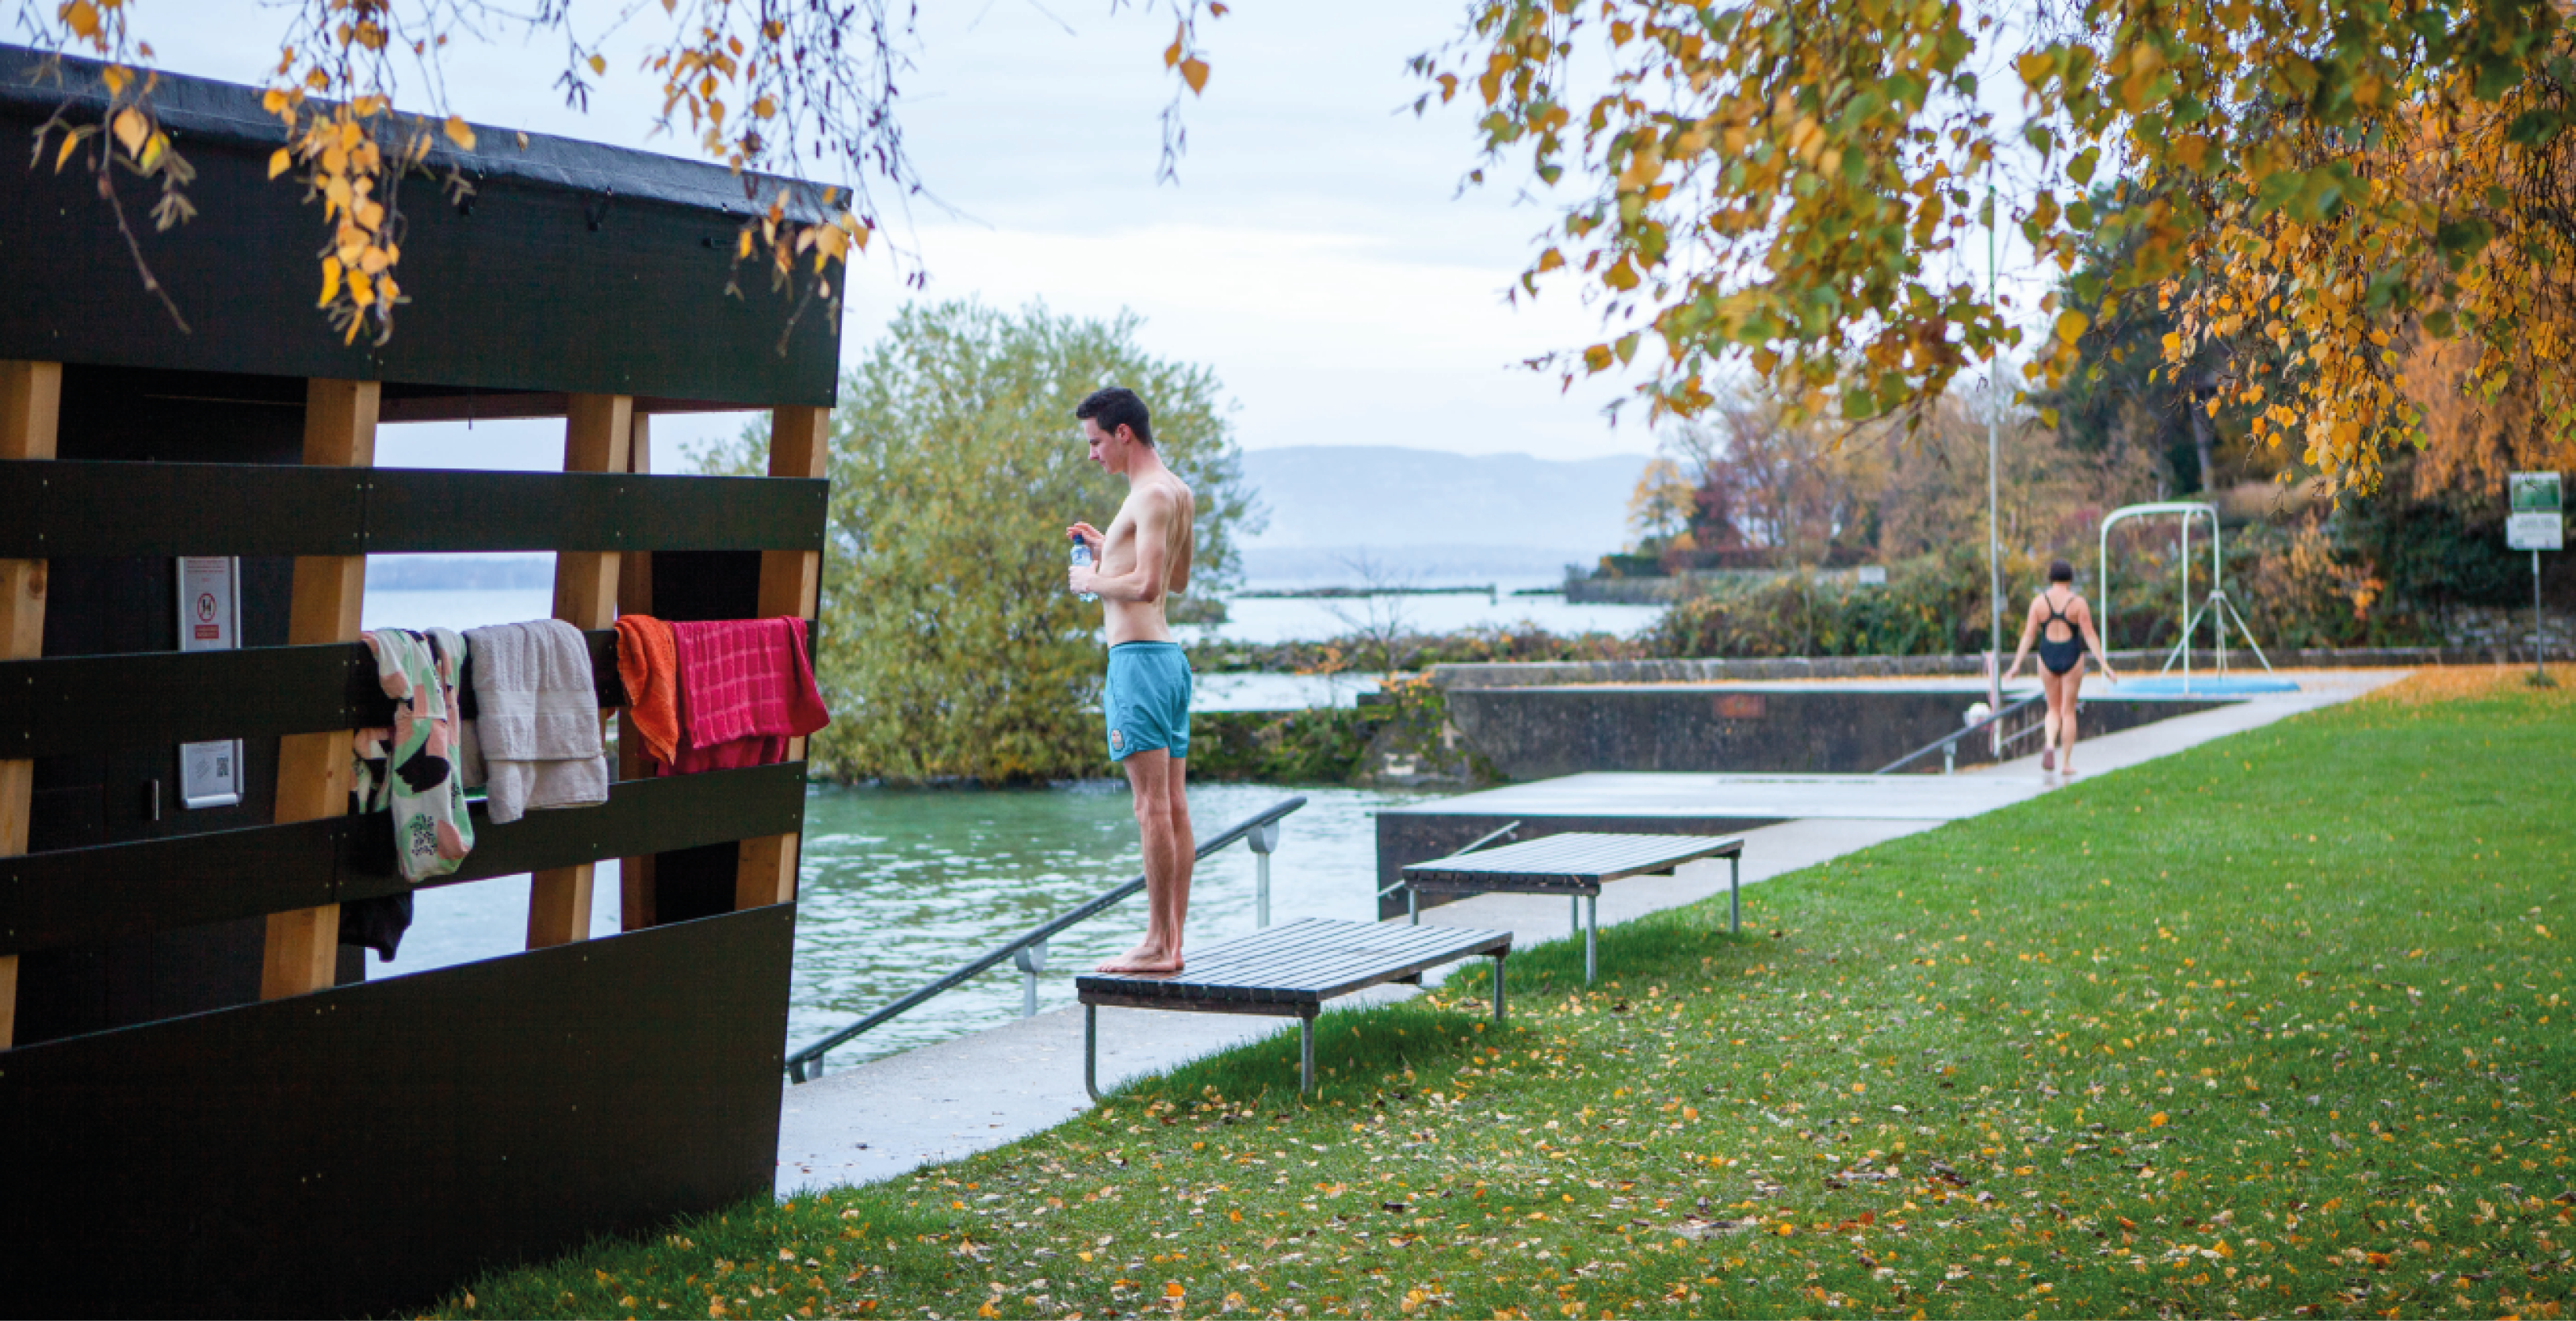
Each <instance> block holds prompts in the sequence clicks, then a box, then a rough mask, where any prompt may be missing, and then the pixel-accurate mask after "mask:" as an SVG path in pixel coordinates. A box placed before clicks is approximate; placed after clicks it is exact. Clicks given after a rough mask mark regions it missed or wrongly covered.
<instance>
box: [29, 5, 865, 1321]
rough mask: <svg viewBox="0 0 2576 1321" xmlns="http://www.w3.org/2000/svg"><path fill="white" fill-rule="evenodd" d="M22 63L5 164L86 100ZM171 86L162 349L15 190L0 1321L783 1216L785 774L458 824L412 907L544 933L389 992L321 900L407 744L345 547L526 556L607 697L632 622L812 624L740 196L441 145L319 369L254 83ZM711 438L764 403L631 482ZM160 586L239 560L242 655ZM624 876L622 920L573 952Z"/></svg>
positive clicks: (811, 594)
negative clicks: (730, 430)
mask: <svg viewBox="0 0 2576 1321" xmlns="http://www.w3.org/2000/svg"><path fill="white" fill-rule="evenodd" d="M38 58H39V57H38V56H37V55H36V54H35V53H34V52H30V51H27V50H24V49H21V48H17V47H9V46H0V127H5V128H7V129H8V130H10V131H9V132H5V133H0V139H5V140H9V141H15V142H19V143H22V144H23V143H25V142H26V141H27V140H28V139H27V133H28V132H29V131H30V130H32V129H33V128H34V127H35V126H36V125H37V124H38V123H40V122H42V121H43V120H44V119H45V118H46V117H47V116H48V115H50V114H51V113H52V112H53V111H54V109H55V107H56V106H57V105H59V104H61V103H62V101H63V99H64V98H65V97H66V96H70V97H73V98H75V99H76V100H80V101H82V102H84V103H85V104H86V105H89V106H93V107H94V106H95V105H96V104H98V102H97V99H96V94H95V74H96V69H95V66H90V65H85V64H80V63H77V62H67V71H68V73H69V74H70V78H69V81H68V83H66V84H53V83H42V84H40V83H39V82H37V81H36V80H35V79H34V78H33V76H32V71H33V69H34V66H35V65H36V64H37V62H38ZM156 101H157V103H158V105H159V107H160V110H161V113H162V115H163V118H164V122H165V124H166V126H167V127H168V128H169V129H170V130H171V132H172V133H173V135H174V137H175V139H176V141H177V143H178V146H179V149H180V150H181V151H183V152H185V153H186V154H187V156H188V158H189V159H190V160H191V161H192V162H193V163H194V164H195V166H196V168H197V171H198V174H197V178H196V182H195V184H194V186H193V187H192V188H191V189H190V193H191V196H192V197H193V199H194V201H195V203H196V205H197V208H198V215H197V218H196V219H195V220H194V221H192V222H190V223H188V224H186V225H184V226H181V227H179V228H177V229H175V230H173V231H171V232H169V233H166V234H148V233H147V234H146V236H145V238H144V244H145V248H146V250H147V251H148V253H149V254H150V257H151V261H152V265H153V269H154V271H155V273H156V274H157V275H158V276H159V278H160V280H161V281H162V282H163V283H164V284H165V285H166V286H167V287H168V288H169V290H170V292H171V294H172V296H173V297H174V298H175V299H176V300H177V302H178V304H179V306H180V307H181V308H182V309H183V310H184V311H185V313H186V315H187V317H188V318H189V320H190V322H191V324H192V332H191V333H182V332H181V331H180V330H179V329H178V328H177V327H176V326H174V325H173V324H172V321H171V318H170V317H169V316H168V314H167V313H166V312H165V311H164V310H163V309H162V307H161V306H160V304H159V302H158V301H157V300H156V299H155V298H154V297H153V295H151V294H150V293H148V292H147V291H146V290H144V289H143V288H142V287H141V286H140V283H139V281H138V279H137V277H136V274H135V269H134V265H133V262H132V260H131V259H130V257H129V256H128V255H127V253H126V252H125V251H124V248H123V244H122V240H121V239H120V238H119V237H118V235H117V232H116V230H115V228H114V226H113V224H112V223H111V222H110V220H109V217H108V216H107V214H106V213H105V211H104V210H103V208H102V205H101V203H100V202H99V200H98V198H97V196H96V194H95V192H94V191H93V187H92V184H91V181H90V180H89V178H88V177H87V176H86V175H84V174H83V173H82V172H81V171H80V170H77V169H75V170H72V171H69V172H66V173H64V174H61V175H56V174H53V173H50V172H49V171H48V170H47V169H45V168H42V167H39V168H37V169H34V170H32V171H31V170H29V169H27V168H25V167H24V166H23V164H20V163H15V162H13V163H10V164H8V165H6V166H0V170H5V177H6V179H7V184H6V186H5V187H0V1047H5V1049H0V1312H7V1313H11V1314H19V1315H73V1314H122V1315H207V1314H212V1315H229V1316H260V1315H319V1314H350V1313H365V1312H384V1311H388V1310H393V1309H399V1308H404V1307H413V1306H419V1305H421V1304H423V1303H426V1302H428V1301H430V1300H432V1299H434V1298H435V1297H437V1296H438V1295H439V1294H441V1293H442V1292H443V1291H445V1290H448V1289H451V1288H453V1287H455V1286H457V1285H459V1284H461V1283H463V1282H464V1281H466V1280H467V1279H469V1278H470V1277H471V1275H472V1274H473V1273H474V1272H476V1271H478V1270H480V1269H483V1268H486V1267H492V1266H506V1265H510V1264H514V1263H517V1262H521V1261H525V1260H529V1259H533V1258H538V1257H542V1256H545V1255H547V1254H551V1253H554V1252H557V1251H560V1250H562V1249H566V1248H571V1247H575V1246H578V1245H579V1244H580V1243H582V1242H583V1241H584V1240H585V1239H587V1238H588V1237H590V1236H592V1235H597V1234H606V1233H617V1232H630V1231H640V1230H646V1229H649V1228H651V1227H652V1226H655V1225H657V1224H660V1223H662V1222H665V1221H667V1220H668V1219H669V1218H671V1217H673V1216H675V1215H678V1214H681V1213H684V1212H691V1211H698V1210H704V1209H709V1208H713V1207H717V1206H721V1205H725V1204H728V1203H731V1202H733V1201H735V1200H737V1199H740V1198H743V1197H747V1196H756V1195H763V1194H765V1193H766V1192H767V1191H768V1190H769V1188H770V1187H771V1180H772V1175H773V1170H774V1162H775V1159H776V1149H777V1130H778V1107H779V1089H780V1086H781V1073H780V1069H781V1055H782V1052H783V1049H784V1045H785V1036H786V1020H787V996H788V975H789V960H790V954H791V950H792V946H793V939H794V929H795V904H794V899H795V893H796V863H797V832H798V831H799V829H800V826H801V822H802V819H803V806H804V794H805V789H804V767H803V762H802V757H803V749H802V748H801V746H800V747H797V748H795V749H793V750H792V751H791V754H790V762H789V763H788V764H786V765H780V766H771V767H762V768H757V769H749V770H735V771H721V772H714V773H710V774H704V775H694V776H684V777H676V778H669V779H659V780H654V779H643V778H639V777H638V770H637V768H636V766H635V765H634V763H633V761H632V758H631V755H630V756H629V757H628V758H627V760H626V761H625V763H624V764H623V765H621V766H620V768H619V778H618V782H617V784H616V785H615V788H614V790H613V792H612V795H611V798H610V800H609V802H608V803H607V804H606V805H605V806H603V807H598V808H591V809H580V810H569V811H553V812H537V813H531V814H529V815H528V816H527V817H526V818H524V819H523V820H521V821H519V822H517V823H515V824H513V825H509V826H499V827H496V826H493V825H491V824H490V823H489V822H487V821H482V820H480V819H478V820H477V822H476V824H475V831H476V835H477V844H476V847H475V849H474V851H473V854H472V857H471V859H470V861H468V862H467V864H466V866H465V869H464V870H463V871H461V872H459V873H458V874H457V875H455V876H452V877H448V878H444V879H442V880H440V881H438V882H436V884H441V885H449V884H471V883H473V882H475V881H476V880H479V879H488V878H491V877H496V876H509V875H519V874H532V875H533V885H532V889H531V892H532V899H531V902H530V908H529V913H528V935H527V948H526V952H525V953H521V954H515V955H511V956H508V957H501V958H494V959H490V960H486V961H483V962H479V963H473V964H468V965H464V966H459V967H453V968H448V969H445V970H441V971H434V972H428V973H423V974H418V975H412V976H400V977H388V978H386V979H384V980H381V981H375V982H369V981H366V980H363V974H362V973H361V971H360V968H361V966H362V965H360V964H359V962H358V961H357V957H356V954H355V951H354V950H352V949H346V948H344V947H343V946H341V945H340V943H339V940H338V927H339V921H338V919H339V914H340V906H341V905H344V904H348V903H352V902H354V901H358V900H362V899H366V898H369V897H372V896H382V895H389V894H395V893H399V892H401V891H403V890H404V889H405V888H406V887H405V884H404V882H403V881H402V880H400V879H399V878H398V877H397V876H396V875H395V874H394V872H393V870H392V852H391V833H390V832H391V828H390V825H389V823H388V821H387V819H386V818H385V817H384V816H383V815H381V814H379V815H376V816H373V817H350V816H347V815H345V811H346V801H347V794H348V785H349V778H350V755H349V736H348V733H347V731H349V730H351V729H353V728H359V727H364V726H367V725H370V724H382V723H385V722H386V721H387V719H388V717H389V712H390V707H389V704H388V703H387V701H386V700H385V698H384V697H383V695H382V692H381V690H380V689H379V688H378V687H377V685H376V681H375V673H374V668H375V667H374V663H373V661H372V659H371V658H370V656H369V653H368V651H367V649H366V647H365V646H364V645H363V644H361V643H358V642H357V641H356V638H357V635H358V620H359V604H360V596H361V593H362V592H363V591H364V588H365V582H366V564H367V560H366V556H368V555H370V554H375V555H384V554H400V553H407V552H433V551H552V552H556V569H555V589H554V613H555V615H556V616H557V617H559V618H562V619H565V620H569V621H571V622H572V623H573V624H575V625H576V626H578V627H580V628H582V629H585V630H591V633H590V636H591V640H592V644H593V645H592V653H593V656H594V658H595V661H596V664H597V670H598V675H599V702H600V707H601V709H602V710H603V711H610V710H614V709H616V708H618V707H620V706H621V705H622V704H623V702H624V695H623V693H622V691H621V690H620V688H619V685H618V681H617V674H616V666H615V664H614V643H613V638H614V634H613V633H612V632H611V631H609V630H610V626H611V623H612V621H613V619H614V617H615V615H616V613H617V612H618V610H620V609H621V608H622V609H625V610H629V611H643V612H649V613H653V614H657V615H661V616H663V617H666V618H672V619H724V618H742V617H750V616H758V615H776V614H791V613H792V614H797V615H802V616H805V617H807V618H809V619H810V618H812V617H813V615H814V612H815V603H816V595H817V589H818V575H819V563H818V559H819V556H818V552H819V551H820V549H821V547H822V544H823V524H824V510H825V483H824V481H823V480H822V478H823V473H824V455H825V428H826V422H827V419H828V416H829V410H830V408H831V405H832V403H833V400H834V387H835V379H836V375H837V364H838V354H839V342H838V341H839V329H838V326H837V325H836V323H835V320H834V318H833V317H832V316H831V315H830V313H829V311H828V310H827V308H826V307H824V306H822V305H819V304H818V305H812V306H808V307H806V308H804V309H803V312H802V315H801V316H793V317H791V312H792V311H794V309H793V307H792V306H791V303H790V300H789V299H788V298H786V297H784V296H774V295H772V294H771V293H770V292H769V282H768V279H767V278H766V273H765V271H762V270H758V269H750V270H746V271H745V272H744V274H743V278H742V279H741V285H742V288H743V291H744V296H743V297H740V298H732V297H727V296H726V295H725V292H724V290H725V287H726V284H727V281H728V278H729V276H730V274H731V270H730V268H731V258H732V254H733V250H734V244H735V241H736V234H737V231H738V229H739V227H740V225H741V224H742V223H743V220H744V218H745V217H746V216H748V215H751V214H752V213H753V206H752V203H750V202H748V201H747V200H746V198H745V190H744V186H743V181H742V180H741V179H739V178H737V177H735V176H733V175H731V174H730V173H728V172H727V171H725V170H723V169H720V168H715V167H711V166H706V165H700V164H694V163H690V162H685V161H679V160H673V159H669V158H664V157H659V156H653V155H648V154H644V153H639V152H632V151H624V150H617V149H613V148H608V147H602V146H597V145H594V144H589V143H582V142H573V141H566V140H562V139H554V138H546V137H540V136H537V135H534V134H528V135H519V134H514V133H511V132H508V131H506V130H498V129H486V130H483V131H482V132H481V134H480V144H479V145H480V149H479V150H477V151H474V152H465V153H457V152H452V151H449V150H446V149H445V148H444V146H443V145H442V149H441V150H440V151H439V152H437V153H436V154H434V155H433V156H432V157H431V160H430V164H431V166H432V167H433V168H434V169H436V170H437V171H439V172H440V173H441V174H444V173H445V171H446V170H447V169H448V168H449V167H450V166H454V167H456V168H458V169H461V170H462V171H463V173H464V175H465V176H466V178H467V179H468V180H469V181H470V182H471V184H472V188H473V191H472V193H471V195H470V197H468V198H466V199H465V200H464V201H462V202H452V201H450V200H448V199H447V198H446V197H445V196H443V195H442V192H441V189H440V188H439V187H438V185H437V184H436V183H434V182H433V181H432V180H430V179H428V178H424V177H420V176H414V177H413V178H412V179H411V180H410V181H409V182H407V183H406V184H405V185H404V188H403V193H402V197H403V201H404V203H405V209H406V211H407V212H408V216H409V230H408V233H407V234H406V235H405V236H404V240H403V250H404V258H403V266H402V271H403V277H404V283H405V285H407V286H408V287H409V288H410V289H412V290H415V291H417V298H418V301H416V302H414V303H412V304H410V305H408V306H406V307H405V308H403V309H402V313H401V316H400V320H399V322H398V331H399V333H398V334H397V335H396V336H395V337H394V338H393V339H392V341H391V342H390V343H387V344H385V345H383V346H381V347H377V346H373V345H371V344H370V343H369V342H368V338H369V337H368V336H365V335H361V336H360V337H359V339H358V342H357V343H356V344H355V345H349V344H344V343H343V342H342V339H341V337H340V336H339V335H338V334H337V333H335V332H334V331H333V330H332V329H331V328H330V327H329V326H328V325H326V324H325V322H324V320H323V318H322V317H321V315H320V314H319V313H318V312H317V311H316V310H315V308H314V295H315V293H316V285H317V281H318V272H317V270H316V269H315V262H316V250H317V248H318V247H319V246H320V244H321V241H322V235H323V230H322V225H321V217H320V212H319V210H318V208H316V207H314V206H308V205H305V204H304V203H302V202H301V201H300V200H299V198H298V192H299V190H298V189H296V188H295V187H293V186H292V185H291V184H289V183H286V182H283V181H281V182H278V183H271V182H269V181H268V180H267V177H266V176H267V159H268V155H269V153H270V152H271V151H273V150H275V148H276V147H277V146H278V145H279V144H280V142H281V141H282V138H281V135H280V130H279V127H278V124H277V121H276V120H275V118H274V117H273V116H270V115H268V114H266V113H265V112H263V111H262V110H261V109H260V106H259V94H258V92H257V91H256V90H255V89H252V88H246V87H239V86H233V85H229V84H222V83H214V82H206V81H200V80H193V79H186V78H171V77H167V76H165V77H164V78H163V79H162V80H161V85H160V90H159V91H158V93H157V95H156ZM90 118H91V119H92V120H94V119H95V111H94V110H92V111H91V112H90ZM48 163H50V162H48ZM779 186H780V185H779V184H778V183H777V182H775V181H765V182H764V186H763V191H762V198H761V200H762V202H763V204H765V203H766V201H767V197H768V195H769V193H770V192H771V191H774V190H775V189H776V188H777V187H779ZM802 195H804V194H803V193H802V192H800V196H802ZM809 200H810V199H809ZM127 206H128V207H129V209H133V210H135V211H137V212H138V213H139V209H140V206H141V204H140V203H137V202H136V201H134V200H132V199H129V200H128V202H127ZM730 409H760V410H765V411H767V412H768V414H769V416H770V418H771V419H772V422H771V425H772V433H771V434H772V442H771V453H770V466H769V473H770V476H769V477H767V478H756V477H755V478H709V477H679V476H651V475H647V473H648V468H649V463H648V456H649V454H650V446H649V445H648V444H647V436H646V429H647V427H648V426H649V424H650V419H651V418H652V416H653V415H654V414H656V413H664V412H683V411H694V410H730ZM529 417H560V418H563V419H564V443H563V471H561V472H559V473H554V472H544V473H495V472H463V471H456V472H449V471H428V470H396V469H377V468H374V467H372V463H371V461H372V458H373V455H374V453H375V449H376V437H377V432H378V428H379V427H380V426H382V425H392V424H398V423H403V422H414V421H441V420H455V419H474V418H529ZM179 556H220V557H235V556H237V557H240V559H239V563H240V573H239V591H240V621H239V622H240V632H241V649H240V650H234V651H198V652H182V651H180V650H178V649H177V648H178V645H179V642H178V637H177V634H178V628H179V625H178V623H177V620H176V602H175V598H174V592H175V591H176V589H177V584H176V581H175V577H174V575H175V574H176V572H177V570H176V568H175V557H179ZM493 622H503V621H497V620H496V621H493ZM223 739H240V740H242V741H243V752H244V755H243V758H242V761H243V766H244V767H245V768H246V775H245V777H244V780H243V786H242V787H243V794H242V801H241V802H239V803H238V804H237V805H233V806H227V807H215V808H208V809H204V810H183V809H181V808H180V806H179V805H178V803H177V794H176V787H175V784H174V780H175V778H176V776H177V773H178V767H177V757H178V753H177V747H178V745H180V744H183V743H195V742H202V741H207V740H223ZM624 742H625V743H626V744H627V746H629V747H632V746H633V744H634V743H635V740H633V739H628V740H624ZM800 742H801V741H800ZM477 815H478V818H479V816H480V811H479V809H478V811H477ZM605 858H620V859H623V860H624V867H623V871H622V874H623V878H624V880H623V889H622V892H621V895H620V898H621V901H622V904H623V908H622V912H623V914H624V931H623V933H622V934H620V935H617V936H615V937H612V938H608V939H602V940H590V939H587V938H586V937H587V936H588V934H589V931H590V918H591V902H592V891H591V881H592V868H593V865H594V864H595V863H597V862H598V861H599V860H601V859H605ZM399 966H400V965H399V964H396V965H395V967H396V968H399Z"/></svg>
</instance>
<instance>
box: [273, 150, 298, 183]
mask: <svg viewBox="0 0 2576 1321" xmlns="http://www.w3.org/2000/svg"><path fill="white" fill-rule="evenodd" d="M294 165H295V153H294V152H291V151H288V150H287V149H286V148H284V147H280V148H278V149H277V150H275V151H273V152H270V153H269V156H268V177H269V178H272V179H274V178H276V177H277V176H279V175H281V174H284V173H286V172H287V171H288V170H289V169H292V168H293V167H294Z"/></svg>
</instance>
